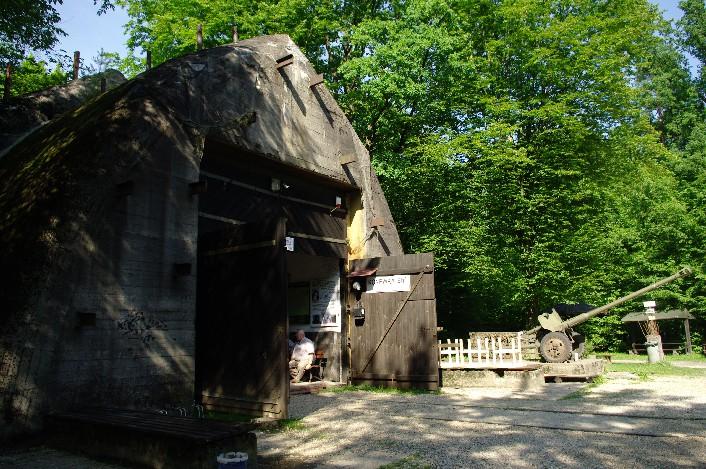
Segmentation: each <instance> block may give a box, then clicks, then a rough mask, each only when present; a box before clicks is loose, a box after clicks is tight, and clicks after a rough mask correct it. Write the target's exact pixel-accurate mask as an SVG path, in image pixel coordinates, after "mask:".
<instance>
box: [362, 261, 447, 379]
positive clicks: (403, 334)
mask: <svg viewBox="0 0 706 469" xmlns="http://www.w3.org/2000/svg"><path fill="white" fill-rule="evenodd" d="M375 269H376V270H375ZM351 272H352V273H353V274H355V273H356V272H358V273H359V275H361V277H360V280H361V282H362V283H363V285H362V286H363V289H364V290H365V291H363V292H362V293H356V292H355V291H350V292H349V294H350V295H351V296H350V298H351V301H352V302H354V303H355V300H356V295H357V296H358V298H359V304H360V305H362V306H363V308H364V311H365V318H364V319H362V320H361V319H358V320H351V326H350V327H351V337H350V340H351V380H352V382H353V383H354V384H373V385H378V386H394V387H404V388H421V389H437V388H438V386H439V370H438V367H439V362H438V347H437V342H436V299H435V298H436V296H435V294H434V258H433V255H432V254H409V255H404V256H391V257H380V258H373V259H360V260H355V261H353V262H352V263H351ZM371 273H372V274H371ZM351 283H352V282H351ZM394 284H397V285H398V286H397V287H395V285H394ZM391 290H400V291H391Z"/></svg>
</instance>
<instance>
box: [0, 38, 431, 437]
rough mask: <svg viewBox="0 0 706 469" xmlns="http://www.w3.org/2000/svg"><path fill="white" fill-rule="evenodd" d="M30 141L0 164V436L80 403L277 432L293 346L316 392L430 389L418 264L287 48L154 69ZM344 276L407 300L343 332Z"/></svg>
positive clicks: (206, 53)
mask: <svg viewBox="0 0 706 469" xmlns="http://www.w3.org/2000/svg"><path fill="white" fill-rule="evenodd" d="M283 58H285V60H282V59H283ZM0 112H13V110H12V109H11V107H10V108H7V107H3V108H0ZM22 131H23V129H18V130H17V132H18V134H19V133H21V132H22ZM26 131H27V132H29V133H27V135H24V134H23V138H22V139H21V140H18V141H15V143H14V145H13V146H12V147H10V148H4V149H2V148H0V150H7V151H6V152H5V153H4V155H3V156H2V158H0V178H2V179H3V181H4V187H3V188H2V191H0V213H3V217H2V218H1V219H0V242H1V243H2V245H3V247H4V249H3V250H2V251H0V263H1V264H2V265H3V267H4V269H3V271H2V276H3V278H2V282H3V285H4V286H5V288H4V289H3V290H2V291H1V293H0V302H1V303H2V304H3V305H5V306H6V307H5V309H4V310H3V318H2V319H3V320H4V326H5V327H3V329H2V330H1V331H0V397H1V399H2V419H3V423H4V425H3V426H1V433H0V436H1V437H5V436H8V435H13V434H17V433H20V432H23V431H29V430H33V429H37V428H39V427H41V422H42V416H43V415H45V414H47V413H48V412H52V411H56V410H65V409H71V408H76V407H82V406H85V405H86V404H87V403H90V404H91V405H93V406H110V407H124V408H132V409H152V410H156V409H162V408H164V407H165V406H186V407H188V406H190V405H191V403H193V402H194V401H195V400H196V402H203V404H204V405H207V406H211V407H212V408H221V409H225V410H229V411H236V412H244V413H250V414H258V415H266V416H271V417H285V416H286V415H287V402H288V384H289V383H288V378H287V374H286V368H285V367H286V361H285V357H286V349H287V347H286V345H287V344H286V337H287V334H288V333H289V332H290V331H291V330H293V329H295V328H300V327H303V328H304V329H306V330H307V332H308V334H309V335H310V337H311V338H312V339H314V340H315V341H316V343H317V347H319V348H321V349H323V350H325V352H326V354H327V355H328V358H329V366H328V367H327V369H326V370H325V373H326V378H327V379H331V380H339V381H348V380H350V381H353V382H370V383H374V384H382V385H398V384H399V383H404V385H406V386H412V385H417V383H421V385H422V386H424V387H434V386H436V385H438V377H437V370H436V366H437V358H436V347H434V344H435V342H436V315H435V314H436V313H435V303H434V288H433V259H432V256H431V255H412V256H405V255H404V254H403V250H402V246H401V244H400V240H399V236H398V234H397V231H396V228H395V225H394V221H393V220H392V216H391V214H390V211H389V208H388V206H387V202H386V201H385V198H384V195H383V193H382V190H381V188H380V185H379V183H378V181H377V178H376V176H375V173H374V171H373V170H372V169H371V165H370V158H369V155H368V153H367V151H366V150H365V148H364V146H363V145H362V143H361V142H360V140H359V139H358V137H357V136H356V134H355V132H354V130H353V128H352V127H351V125H350V123H349V122H348V120H347V119H346V117H345V115H344V114H343V112H342V111H341V109H340V108H339V107H338V105H337V104H336V102H335V100H334V98H333V97H332V96H331V94H330V93H329V92H328V91H327V90H326V89H325V87H324V86H323V85H322V84H321V82H320V80H319V79H318V78H317V75H316V73H315V71H314V70H313V68H312V66H311V64H309V62H308V61H307V60H306V58H305V57H304V55H303V54H302V53H301V51H299V49H298V48H297V47H296V45H294V44H293V43H292V41H291V40H290V39H289V37H287V36H263V37H258V38H253V39H248V40H245V41H241V42H238V43H237V44H231V45H227V46H222V47H216V48H213V49H207V50H202V51H199V52H197V53H194V54H189V55H185V56H183V57H179V58H176V59H173V60H170V61H168V62H166V63H164V64H161V65H160V66H159V67H156V68H154V69H152V70H149V71H147V72H145V73H143V74H141V75H139V76H138V77H136V78H135V79H132V80H130V81H128V82H126V83H124V84H122V85H120V86H118V87H116V88H114V89H111V90H109V91H108V92H106V93H103V94H101V95H99V96H97V97H95V98H94V99H92V100H90V101H88V102H86V103H85V104H84V105H83V106H81V107H78V108H75V109H72V110H68V111H67V112H65V113H64V114H63V115H61V116H59V117H56V118H54V119H52V120H51V121H49V122H48V123H46V124H45V125H43V126H42V127H40V128H38V129H30V128H28V129H26ZM288 249H290V250H288ZM292 249H293V250H292ZM361 269H363V270H368V271H370V272H373V273H374V272H377V274H376V275H378V276H379V277H381V278H382V277H383V276H387V277H390V278H392V277H394V276H400V275H401V276H403V277H405V279H406V282H403V283H404V285H406V287H405V288H406V290H405V289H403V290H399V289H398V290H389V289H386V288H382V287H381V288H379V289H378V288H377V287H376V288H371V290H370V291H368V292H367V293H365V294H364V295H363V297H364V298H363V299H362V303H361V304H364V305H365V307H366V308H367V310H368V315H367V318H366V319H365V320H364V321H355V323H354V322H353V321H351V320H350V312H349V308H348V307H349V306H350V307H354V306H355V302H357V301H359V298H354V297H353V296H352V295H351V294H350V292H349V286H350V282H349V281H348V279H347V277H346V274H347V272H348V271H350V270H361ZM403 280H404V279H403ZM382 284H384V282H382V283H381V285H382ZM371 285H373V286H374V285H375V283H374V282H373V283H372V284H371ZM417 285H419V289H417ZM337 287H338V290H337ZM415 289H417V290H415ZM306 290H308V293H306ZM315 290H316V291H317V295H316V297H315V296H314V291H315ZM337 295H338V296H339V297H338V302H336V296H337ZM322 298H324V299H322ZM307 303H308V304H307ZM288 305H289V307H288ZM307 308H308V321H307ZM338 313H340V314H338ZM290 319H291V320H290ZM402 326H404V327H402ZM420 357H421V358H423V359H420ZM397 363H404V366H397V365H396V364H397ZM420 364H421V365H420ZM422 368H423V369H422Z"/></svg>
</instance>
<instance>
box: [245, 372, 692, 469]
mask: <svg viewBox="0 0 706 469" xmlns="http://www.w3.org/2000/svg"><path fill="white" fill-rule="evenodd" d="M291 413H292V416H293V417H299V418H301V419H302V420H301V422H300V423H299V427H300V428H296V429H294V430H290V431H286V432H281V433H273V434H267V433H262V434H259V435H258V451H259V454H260V455H261V460H262V461H263V462H264V463H265V465H264V466H265V467H282V466H283V465H288V466H289V467H312V468H317V467H321V468H324V467H331V468H338V467H340V468H342V467H357V468H362V467H371V468H373V467H379V466H380V465H384V464H388V465H391V466H392V467H407V468H418V467H439V468H447V467H448V468H466V467H484V468H486V467H498V468H500V467H503V468H506V467H518V468H521V467H543V468H544V467H546V468H553V467H575V468H592V467H596V468H599V467H600V468H603V467H615V468H648V467H654V468H669V467H706V378H682V377H671V376H665V377H657V378H654V379H651V380H640V379H639V378H638V377H637V376H634V375H630V374H626V373H617V374H609V375H608V378H607V379H606V380H605V382H604V383H602V384H599V385H585V384H577V383H562V384H547V385H546V386H545V390H544V391H537V392H525V393H517V392H512V391H508V390H502V389H489V388H474V389H470V388H467V389H444V391H443V392H442V394H440V395H434V394H427V395H404V394H403V395H395V394H381V393H360V392H355V393H336V394H332V393H328V394H326V393H324V394H319V395H302V396H296V398H295V399H292V402H291ZM287 463H289V464H287Z"/></svg>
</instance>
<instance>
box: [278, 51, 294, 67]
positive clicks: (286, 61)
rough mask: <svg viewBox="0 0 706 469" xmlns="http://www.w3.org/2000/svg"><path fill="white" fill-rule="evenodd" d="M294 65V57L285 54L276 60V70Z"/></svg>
mask: <svg viewBox="0 0 706 469" xmlns="http://www.w3.org/2000/svg"><path fill="white" fill-rule="evenodd" d="M293 63H294V55H292V54H287V55H285V56H284V57H280V58H279V59H277V65H276V68H277V70H279V69H281V68H284V67H286V66H287V65H292V64H293Z"/></svg>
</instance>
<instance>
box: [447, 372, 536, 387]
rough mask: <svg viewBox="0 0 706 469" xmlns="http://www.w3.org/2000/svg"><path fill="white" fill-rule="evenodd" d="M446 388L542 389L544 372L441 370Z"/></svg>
mask: <svg viewBox="0 0 706 469" xmlns="http://www.w3.org/2000/svg"><path fill="white" fill-rule="evenodd" d="M441 381H442V385H443V387H444V388H447V387H455V388H468V387H497V388H508V389H516V390H522V391H524V390H528V389H540V388H543V387H544V386H545V384H544V374H543V373H542V370H541V369H536V370H521V371H520V370H441Z"/></svg>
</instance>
